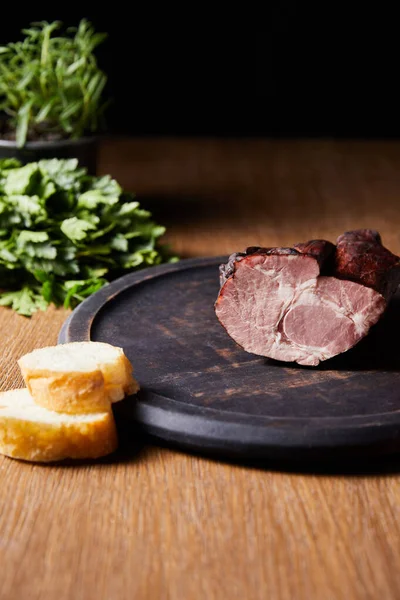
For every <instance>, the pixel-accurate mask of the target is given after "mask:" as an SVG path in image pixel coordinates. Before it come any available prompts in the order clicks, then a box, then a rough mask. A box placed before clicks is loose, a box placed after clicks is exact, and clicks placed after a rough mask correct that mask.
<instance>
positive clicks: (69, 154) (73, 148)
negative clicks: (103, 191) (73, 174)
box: [0, 137, 98, 175]
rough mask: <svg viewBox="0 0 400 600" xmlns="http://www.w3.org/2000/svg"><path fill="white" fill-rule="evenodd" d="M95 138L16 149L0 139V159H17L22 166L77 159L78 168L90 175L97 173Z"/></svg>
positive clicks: (12, 143)
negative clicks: (61, 159) (52, 160)
mask: <svg viewBox="0 0 400 600" xmlns="http://www.w3.org/2000/svg"><path fill="white" fill-rule="evenodd" d="M97 151H98V138H97V137H82V138H79V139H77V140H59V141H56V142H27V143H26V144H25V146H24V147H23V148H17V144H16V142H13V141H9V140H2V139H0V158H17V159H18V160H20V161H21V162H22V163H23V164H26V163H28V162H36V161H38V160H41V159H43V158H77V159H78V161H79V166H80V167H86V168H87V170H88V173H89V174H90V175H96V171H97Z"/></svg>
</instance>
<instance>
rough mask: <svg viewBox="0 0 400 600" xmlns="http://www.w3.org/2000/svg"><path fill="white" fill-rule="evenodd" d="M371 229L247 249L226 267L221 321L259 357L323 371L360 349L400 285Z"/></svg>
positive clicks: (218, 307) (395, 263)
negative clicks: (330, 239) (329, 363)
mask: <svg viewBox="0 0 400 600" xmlns="http://www.w3.org/2000/svg"><path fill="white" fill-rule="evenodd" d="M399 265H400V263H399V258H398V257H397V256H395V255H394V254H392V253H391V252H389V250H387V249H386V248H384V247H383V246H382V243H381V239H380V236H379V234H378V233H377V232H375V231H372V230H358V231H353V232H348V233H345V234H344V235H342V236H340V237H339V238H338V240H337V246H335V245H334V244H331V243H330V242H327V241H325V240H313V241H311V242H307V243H305V244H297V245H295V246H294V247H293V248H256V247H252V248H248V249H247V250H246V252H243V253H237V254H234V255H232V256H231V257H230V258H229V260H228V263H227V264H226V265H221V268H220V273H221V289H220V293H219V296H218V299H217V301H216V304H215V311H216V315H217V317H218V319H219V321H220V322H221V324H222V325H223V326H224V327H225V329H226V330H227V332H228V334H229V335H230V336H231V337H232V338H233V339H234V340H235V341H236V342H237V343H238V344H239V345H240V346H242V347H243V348H244V350H246V351H247V352H251V353H253V354H258V355H261V356H266V357H269V358H273V359H276V360H280V361H288V362H292V361H294V362H297V363H299V364H301V365H310V366H316V365H318V364H319V362H320V361H323V360H327V359H328V358H331V357H333V356H335V355H337V354H340V353H342V352H346V351H347V350H349V348H351V347H353V346H354V345H355V344H357V343H358V342H359V341H360V340H361V339H362V338H363V337H364V336H365V335H367V333H368V331H369V329H370V327H371V326H372V325H374V324H375V323H376V322H377V321H378V320H379V318H380V317H381V315H382V314H383V312H384V311H385V309H386V306H387V302H388V301H389V299H390V297H391V295H392V294H393V292H394V291H395V290H396V288H397V286H398V284H399V283H400V266H399Z"/></svg>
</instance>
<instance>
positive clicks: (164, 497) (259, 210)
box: [0, 139, 400, 600]
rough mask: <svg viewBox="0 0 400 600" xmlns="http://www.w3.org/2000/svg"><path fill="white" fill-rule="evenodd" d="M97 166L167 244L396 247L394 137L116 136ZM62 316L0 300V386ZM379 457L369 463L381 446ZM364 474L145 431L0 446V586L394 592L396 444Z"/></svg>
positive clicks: (42, 595)
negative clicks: (126, 450)
mask: <svg viewBox="0 0 400 600" xmlns="http://www.w3.org/2000/svg"><path fill="white" fill-rule="evenodd" d="M100 170H101V172H103V173H108V172H109V173H111V174H112V175H113V176H115V177H116V178H118V179H119V181H120V182H121V184H122V185H123V186H125V187H126V188H128V189H130V190H132V191H136V192H137V194H138V196H139V199H141V200H142V201H143V203H144V204H145V205H146V204H147V205H148V206H150V207H151V208H152V210H155V212H156V214H157V216H158V217H159V220H162V221H163V222H164V223H166V224H167V225H168V236H167V239H168V241H169V242H170V243H171V244H172V245H173V247H174V249H175V250H176V252H178V253H179V254H180V255H182V256H208V255H215V254H226V253H229V252H232V251H234V250H238V249H242V248H244V247H245V246H246V245H257V244H260V245H261V244H262V245H288V244H292V243H295V242H298V241H303V240H307V239H310V238H313V237H326V238H328V239H332V240H334V239H335V238H336V237H337V235H339V234H340V233H341V232H343V231H345V230H348V229H352V228H358V227H372V228H375V229H378V230H379V231H380V232H381V234H382V237H383V241H384V243H385V245H387V246H388V247H389V248H390V249H391V250H392V251H394V252H396V253H400V143H397V142H367V141H365V142H342V141H340V142H339V141H336V142H335V141H267V140H209V139H200V140H190V139H188V140H172V139H162V140H159V139H147V140H134V141H133V140H132V141H130V140H120V141H113V142H108V143H106V144H104V146H103V149H102V153H101V166H100ZM66 316H67V312H65V311H62V310H58V311H56V310H49V311H48V312H47V313H40V314H36V315H35V316H34V317H33V318H32V319H30V320H28V319H25V318H24V317H19V316H16V315H14V314H12V313H11V312H10V311H8V310H7V309H1V310H0V332H1V334H0V335H1V387H2V388H3V389H8V388H10V387H18V386H20V385H21V384H22V382H21V379H20V376H19V373H18V369H17V366H16V362H15V360H16V359H17V358H18V357H19V356H20V355H21V354H23V353H24V352H26V351H29V350H31V349H33V348H35V347H39V346H45V345H49V344H54V343H55V342H56V340H57V335H58V332H59V329H60V327H61V325H62V323H63V321H64V319H65V318H66ZM385 464H386V463H385ZM390 464H391V466H390V469H389V468H386V467H384V468H383V471H384V474H381V475H360V476H357V475H346V476H343V475H342V476H333V475H329V476H328V475H310V474H300V473H297V474H294V473H285V472H279V471H274V470H272V469H269V468H268V465H266V466H265V468H264V469H261V468H251V467H247V468H245V467H243V466H235V465H231V464H223V463H222V462H218V461H211V460H208V459H204V458H199V457H194V456H190V455H186V454H184V453H178V452H176V451H170V450H166V449H159V448H156V447H153V446H147V447H144V448H143V449H142V450H141V451H140V452H138V453H137V454H135V453H132V455H131V456H124V457H121V458H120V459H119V458H118V455H117V457H116V458H115V460H113V461H109V462H107V461H106V462H104V463H99V464H92V465H86V466H81V465H79V466H75V467H71V466H68V467H60V466H57V467H52V466H39V465H32V464H27V463H22V462H17V461H13V460H10V459H8V458H3V457H0V565H1V575H0V599H1V600H19V599H21V600H22V599H24V600H25V599H28V598H29V600H36V599H40V600H45V599H47V598H51V599H53V598H54V599H56V600H66V599H68V600H69V599H71V600H91V599H92V598H93V599H95V600H103V599H104V600H112V599H114V598H115V599H118V600H125V599H127V600H128V599H129V600H131V599H132V598H134V599H136V600H141V599H151V600H153V599H154V600H158V599H160V600H164V599H165V600H170V599H171V600H191V599H196V600H197V599H207V600H213V599H214V598H215V599H221V600H222V599H223V600H225V599H236V598H237V599H241V600H253V599H260V600H266V599H267V598H270V599H271V600H275V599H277V600H281V599H284V600H286V599H287V600H303V599H304V600H336V599H343V600H355V599H357V600H358V599H360V600H367V599H371V600H375V599H378V598H379V599H382V600H383V599H384V600H391V599H393V600H398V599H399V598H400V574H399V573H400V525H399V523H400V480H399V476H398V475H397V474H396V471H397V470H400V461H396V460H392V461H391V463H390Z"/></svg>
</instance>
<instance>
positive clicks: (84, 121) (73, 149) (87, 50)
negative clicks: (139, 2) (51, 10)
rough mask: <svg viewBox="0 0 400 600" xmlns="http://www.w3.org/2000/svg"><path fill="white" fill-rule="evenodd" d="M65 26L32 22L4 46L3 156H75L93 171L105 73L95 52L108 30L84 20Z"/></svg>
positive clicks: (0, 80)
mask: <svg viewBox="0 0 400 600" xmlns="http://www.w3.org/2000/svg"><path fill="white" fill-rule="evenodd" d="M61 27H62V23H61V22H59V21H55V22H53V23H47V22H41V23H32V24H31V26H30V28H28V29H24V30H22V33H23V34H24V36H25V37H24V39H23V40H22V41H19V42H14V43H9V44H8V45H7V46H3V47H0V158H17V159H18V160H19V161H21V162H22V163H28V162H32V161H37V160H40V159H42V158H54V157H56V158H77V159H78V160H79V163H80V165H81V166H84V167H86V168H87V169H88V170H89V172H90V173H92V174H95V171H96V156H97V138H96V136H95V135H94V134H95V133H96V132H98V130H99V129H100V125H101V124H102V117H103V113H104V109H105V107H106V103H104V102H103V98H102V97H103V91H104V86H105V84H106V82H107V77H106V75H105V73H103V71H102V70H101V69H100V68H99V67H98V65H97V61H96V57H95V55H94V50H95V49H96V47H97V46H98V45H99V44H101V43H102V42H103V41H104V39H105V38H106V34H104V33H97V32H95V30H94V28H93V26H92V25H91V23H89V22H88V21H87V20H86V19H82V21H81V22H80V23H79V26H78V27H76V28H69V29H67V30H66V31H65V32H64V33H63V32H62V31H59V30H60V29H61Z"/></svg>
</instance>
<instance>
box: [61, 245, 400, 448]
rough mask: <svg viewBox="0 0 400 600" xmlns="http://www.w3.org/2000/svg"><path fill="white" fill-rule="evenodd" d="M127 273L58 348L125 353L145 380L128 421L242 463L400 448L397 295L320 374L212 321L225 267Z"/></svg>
mask: <svg viewBox="0 0 400 600" xmlns="http://www.w3.org/2000/svg"><path fill="white" fill-rule="evenodd" d="M223 260H225V257H219V258H206V259H193V260H185V261H181V262H180V263H177V264H174V265H163V266H160V267H155V268H152V269H147V270H145V271H141V272H138V273H133V274H130V275H127V276H125V277H123V278H121V279H119V280H118V281H115V282H113V283H112V284H110V285H109V286H107V287H106V288H103V289H102V290H100V291H99V292H97V293H96V294H95V295H94V296H92V297H90V298H89V299H87V300H86V301H85V302H83V303H82V304H81V305H80V306H79V307H78V308H77V309H76V310H75V311H74V312H73V313H72V315H71V316H70V318H69V319H68V321H67V322H66V323H65V324H64V326H63V328H62V331H61V333H60V336H59V342H60V343H64V342H68V341H82V340H97V341H105V342H109V343H112V344H115V345H118V346H122V347H123V348H124V349H125V352H126V354H127V356H128V357H129V359H130V360H131V361H132V363H133V365H134V366H135V374H136V376H137V378H138V380H139V382H140V384H141V388H142V389H141V392H140V394H139V397H138V401H137V402H132V401H131V400H130V399H129V401H126V402H123V403H121V405H120V407H119V411H120V415H122V416H123V417H124V418H126V419H128V420H129V419H133V420H135V421H136V422H138V423H140V426H141V427H142V428H143V429H144V430H145V431H147V432H149V433H151V434H153V435H155V436H157V437H159V438H162V439H163V440H165V441H167V442H168V443H174V444H179V445H180V446H182V447H187V448H192V449H195V450H200V451H202V452H211V453H213V452H214V453H223V454H225V455H241V456H243V457H276V458H303V457H311V458H314V459H315V458H317V459H318V458H327V457H331V456H332V457H338V456H340V455H343V454H344V455H345V456H359V455H362V456H367V455H374V454H380V453H391V452H396V451H398V450H400V344H399V340H400V297H399V296H397V297H395V298H394V300H393V301H392V303H391V305H390V307H389V309H388V311H387V313H386V315H385V317H384V318H383V319H382V321H381V322H380V323H379V324H378V325H377V326H376V327H375V328H374V329H373V330H372V332H371V333H370V335H369V336H368V337H367V338H365V340H363V341H362V342H361V343H360V344H359V345H358V346H357V347H356V348H353V349H352V350H350V351H349V352H347V353H346V354H343V355H341V356H339V357H336V358H334V359H331V360H330V361H327V362H325V363H322V364H321V365H320V366H319V367H317V368H312V367H301V366H297V365H296V366H294V365H292V364H286V363H278V362H275V361H271V360H267V359H263V358H260V357H257V356H254V355H251V354H248V353H246V352H244V351H243V350H242V349H241V348H239V347H238V346H237V345H236V344H235V343H234V342H233V341H232V340H231V339H230V338H229V336H228V335H227V334H226V332H225V331H224V329H223V328H222V327H221V326H220V324H219V322H218V321H217V319H216V317H215V314H214V306H213V305H214V301H215V299H216V296H217V293H218V265H219V264H220V262H221V261H223Z"/></svg>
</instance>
